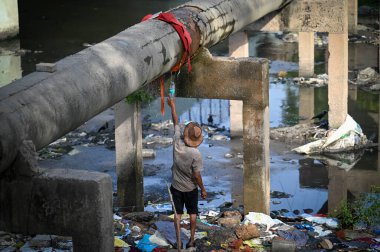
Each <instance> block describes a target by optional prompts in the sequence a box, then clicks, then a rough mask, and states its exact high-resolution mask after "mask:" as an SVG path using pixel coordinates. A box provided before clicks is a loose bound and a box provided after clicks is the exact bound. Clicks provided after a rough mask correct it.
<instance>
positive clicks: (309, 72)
mask: <svg viewBox="0 0 380 252" xmlns="http://www.w3.org/2000/svg"><path fill="white" fill-rule="evenodd" d="M298 55H299V76H303V77H312V76H313V75H314V32H299V33H298Z"/></svg>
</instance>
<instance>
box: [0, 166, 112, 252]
mask: <svg viewBox="0 0 380 252" xmlns="http://www.w3.org/2000/svg"><path fill="white" fill-rule="evenodd" d="M112 215H113V212H112V181H111V177H110V176H109V175H107V174H104V173H99V172H88V171H80V170H69V169H46V170H43V169H40V170H39V174H38V175H35V176H33V177H22V176H18V177H14V176H10V175H6V176H2V177H1V179H0V230H6V231H11V232H16V233H22V234H44V233H48V234H55V235H65V236H72V237H73V242H74V251H98V252H103V251H113V249H114V248H113V219H112Z"/></svg>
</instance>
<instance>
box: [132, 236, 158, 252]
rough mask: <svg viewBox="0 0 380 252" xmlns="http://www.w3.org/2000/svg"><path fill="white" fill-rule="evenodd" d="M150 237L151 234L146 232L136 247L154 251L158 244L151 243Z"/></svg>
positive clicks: (145, 250) (147, 251) (149, 251)
mask: <svg viewBox="0 0 380 252" xmlns="http://www.w3.org/2000/svg"><path fill="white" fill-rule="evenodd" d="M149 238H150V235H148V234H145V235H144V236H143V238H142V239H141V240H140V241H139V243H138V244H137V246H136V247H137V248H138V249H140V250H141V251H142V252H152V250H153V249H155V248H156V247H157V245H156V244H153V243H151V242H150V240H149Z"/></svg>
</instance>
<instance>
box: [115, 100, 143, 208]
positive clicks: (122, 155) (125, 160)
mask: <svg viewBox="0 0 380 252" xmlns="http://www.w3.org/2000/svg"><path fill="white" fill-rule="evenodd" d="M140 114H141V109H140V103H139V102H136V103H134V104H128V103H127V102H125V101H124V100H122V101H120V102H119V103H117V104H116V105H115V146H116V176H117V198H118V199H117V207H118V208H119V209H122V210H123V211H143V210H144V185H143V179H144V176H143V163H142V126H141V118H140V117H141V115H140Z"/></svg>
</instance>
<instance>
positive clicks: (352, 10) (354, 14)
mask: <svg viewBox="0 0 380 252" xmlns="http://www.w3.org/2000/svg"><path fill="white" fill-rule="evenodd" d="M357 31H358V0H348V32H349V33H353V34H356V33H357Z"/></svg>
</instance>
